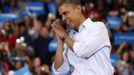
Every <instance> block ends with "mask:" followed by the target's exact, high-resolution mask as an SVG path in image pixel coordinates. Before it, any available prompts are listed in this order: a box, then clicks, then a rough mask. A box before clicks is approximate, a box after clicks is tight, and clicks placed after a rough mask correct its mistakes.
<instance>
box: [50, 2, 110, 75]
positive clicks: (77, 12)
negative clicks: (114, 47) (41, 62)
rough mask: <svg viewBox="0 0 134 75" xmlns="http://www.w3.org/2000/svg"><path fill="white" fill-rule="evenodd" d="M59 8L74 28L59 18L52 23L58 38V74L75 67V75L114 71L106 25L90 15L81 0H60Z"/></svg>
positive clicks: (64, 74)
mask: <svg viewBox="0 0 134 75" xmlns="http://www.w3.org/2000/svg"><path fill="white" fill-rule="evenodd" d="M58 11H59V14H60V15H61V17H62V20H63V21H64V22H66V24H67V25H69V26H70V27H71V28H72V29H73V30H70V33H69V34H67V32H66V31H65V29H64V28H63V27H62V25H60V24H59V23H58V22H56V21H54V22H53V23H52V24H51V26H52V28H53V30H54V32H55V33H56V35H57V39H58V46H57V51H56V54H55V59H54V64H53V70H54V74H55V75H66V74H67V73H68V72H70V71H71V75H113V67H112V66H111V61H110V50H111V45H110V41H109V36H108V32H107V29H106V27H105V25H104V24H103V23H101V22H92V21H91V20H90V18H88V19H86V18H85V17H84V15H83V14H82V7H81V5H80V2H79V1H78V0H60V1H59V2H58ZM74 32H75V33H74ZM64 44H65V45H64ZM65 46H67V48H65Z"/></svg>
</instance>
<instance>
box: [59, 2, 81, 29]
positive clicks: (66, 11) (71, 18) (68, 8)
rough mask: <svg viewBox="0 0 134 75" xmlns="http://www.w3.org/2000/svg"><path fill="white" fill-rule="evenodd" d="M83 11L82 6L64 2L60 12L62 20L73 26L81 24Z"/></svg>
mask: <svg viewBox="0 0 134 75" xmlns="http://www.w3.org/2000/svg"><path fill="white" fill-rule="evenodd" d="M80 13H81V7H80V6H73V5H71V4H63V5H61V6H60V7H59V14H60V15H61V17H62V20H63V21H64V22H66V24H68V25H69V26H70V27H71V28H74V29H75V28H77V27H78V26H79V18H80Z"/></svg>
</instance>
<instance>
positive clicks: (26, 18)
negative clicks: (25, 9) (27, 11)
mask: <svg viewBox="0 0 134 75" xmlns="http://www.w3.org/2000/svg"><path fill="white" fill-rule="evenodd" d="M24 22H26V23H30V17H29V16H28V15H25V16H24Z"/></svg>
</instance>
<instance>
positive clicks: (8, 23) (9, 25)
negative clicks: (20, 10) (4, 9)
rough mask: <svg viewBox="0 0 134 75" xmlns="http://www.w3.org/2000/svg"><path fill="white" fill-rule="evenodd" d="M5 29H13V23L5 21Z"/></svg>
mask: <svg viewBox="0 0 134 75" xmlns="http://www.w3.org/2000/svg"><path fill="white" fill-rule="evenodd" d="M4 29H5V30H7V31H8V30H10V29H11V23H10V22H5V23H4Z"/></svg>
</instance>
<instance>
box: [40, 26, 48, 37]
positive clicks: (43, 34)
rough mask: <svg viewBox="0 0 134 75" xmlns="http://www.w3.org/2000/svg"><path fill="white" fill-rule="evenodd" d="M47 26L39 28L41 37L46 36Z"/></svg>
mask: <svg viewBox="0 0 134 75" xmlns="http://www.w3.org/2000/svg"><path fill="white" fill-rule="evenodd" d="M48 33H49V32H48V28H47V27H42V28H41V31H40V35H41V36H42V37H47V36H48Z"/></svg>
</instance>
